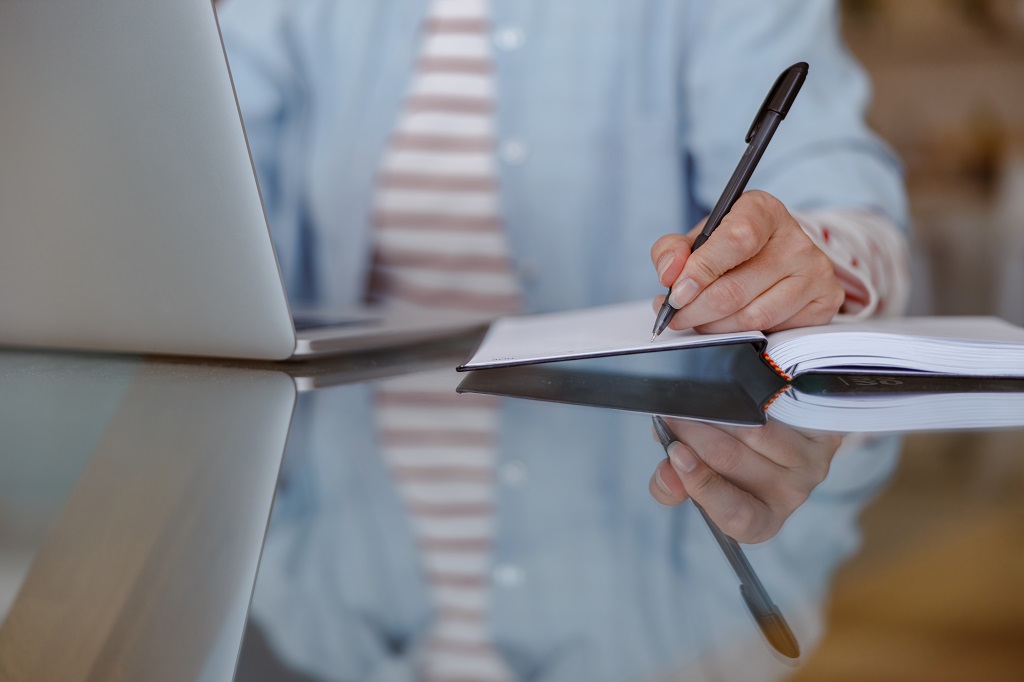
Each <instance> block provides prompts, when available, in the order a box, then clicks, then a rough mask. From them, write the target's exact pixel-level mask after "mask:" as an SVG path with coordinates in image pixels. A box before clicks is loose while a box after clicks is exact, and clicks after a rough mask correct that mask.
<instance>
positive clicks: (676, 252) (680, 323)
mask: <svg viewBox="0 0 1024 682" xmlns="http://www.w3.org/2000/svg"><path fill="white" fill-rule="evenodd" d="M702 228H703V224H701V225H698V226H697V227H696V228H694V230H693V231H691V232H690V234H689V235H686V236H683V235H679V234H674V235H666V236H664V237H662V238H661V239H659V240H658V241H657V242H655V243H654V246H653V247H652V248H651V260H652V261H653V262H654V265H655V267H656V268H657V270H658V281H659V282H661V283H662V284H663V285H665V286H668V287H671V288H672V295H671V297H670V302H671V303H672V305H673V306H674V307H676V308H678V309H679V312H678V313H676V315H675V316H674V317H673V318H672V323H671V325H670V326H671V327H672V329H689V328H691V327H694V328H696V329H697V331H699V332H706V333H717V332H732V331H745V330H749V329H758V330H762V331H778V330H780V329H790V328H792V327H805V326H809V325H816V324H827V323H828V322H830V321H831V320H832V318H833V317H834V316H835V314H836V313H837V312H839V307H840V306H841V305H842V303H843V299H844V294H843V289H842V287H841V286H840V285H839V280H838V279H836V275H835V272H834V271H833V269H832V263H831V261H829V259H828V256H826V255H825V253H824V252H823V251H822V250H821V249H819V248H818V247H817V246H815V244H814V242H812V241H811V239H810V237H808V236H807V234H806V233H804V231H803V230H802V229H801V228H800V225H799V224H798V223H797V221H796V219H795V218H793V216H792V215H790V213H789V211H787V210H786V207H785V206H783V205H782V202H780V201H779V200H778V199H776V198H775V197H773V196H772V195H770V194H766V193H765V192H758V191H752V192H747V193H745V194H743V195H742V196H741V197H740V198H739V200H738V201H737V202H736V203H735V205H734V206H733V207H732V210H731V211H729V213H727V214H726V216H725V218H724V219H723V220H722V222H721V224H720V225H719V226H718V229H716V230H715V233H714V235H713V236H712V237H711V238H710V239H708V241H707V243H706V244H704V246H702V247H700V249H698V250H697V251H695V252H694V253H693V255H692V256H691V255H690V244H692V243H693V240H694V239H695V238H696V237H697V235H698V234H699V232H700V230H701V229H702ZM663 301H664V297H662V296H659V297H658V298H657V299H655V303H654V305H655V310H657V309H658V308H660V307H661V304H662V302H663Z"/></svg>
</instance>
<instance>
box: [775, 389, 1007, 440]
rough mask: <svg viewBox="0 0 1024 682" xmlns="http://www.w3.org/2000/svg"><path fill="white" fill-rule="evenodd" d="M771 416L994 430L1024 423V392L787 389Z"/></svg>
mask: <svg viewBox="0 0 1024 682" xmlns="http://www.w3.org/2000/svg"><path fill="white" fill-rule="evenodd" d="M768 415H769V416H770V417H771V418H773V419H777V420H779V421H781V422H783V423H784V424H788V425H790V426H794V427H797V428H806V429H823V430H828V431H846V432H850V433H853V432H906V431H921V430H927V431H932V430H936V429H939V430H948V429H990V428H1006V427H1014V426H1022V425H1024V393H936V394H917V395H903V394H893V395H884V394H872V395H849V394H846V395H838V396H828V395H811V394H806V393H801V392H799V391H787V392H786V394H784V395H782V396H780V397H779V398H778V399H777V400H776V401H775V402H773V403H772V404H771V406H770V407H769V408H768Z"/></svg>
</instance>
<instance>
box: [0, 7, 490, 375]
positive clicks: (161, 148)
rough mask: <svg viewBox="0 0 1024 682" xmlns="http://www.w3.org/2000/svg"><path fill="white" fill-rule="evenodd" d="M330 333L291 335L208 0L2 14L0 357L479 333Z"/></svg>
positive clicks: (258, 349)
mask: <svg viewBox="0 0 1024 682" xmlns="http://www.w3.org/2000/svg"><path fill="white" fill-rule="evenodd" d="M319 317H320V320H319V321H321V322H323V321H324V320H323V316H322V315H320V316H319ZM327 321H328V322H330V321H331V320H327ZM337 321H339V322H346V324H343V325H342V326H339V327H333V328H306V325H301V324H300V325H299V326H300V327H301V329H300V330H299V331H298V332H296V325H295V324H294V323H293V321H292V316H291V313H290V310H289V306H288V301H287V299H286V297H285V292H284V287H283V285H282V282H281V275H280V272H279V270H278V264H277V260H276V257H275V254H274V250H273V245H272V242H271V238H270V234H269V230H268V229H267V222H266V218H265V216H264V212H263V207H262V203H261V201H260V195H259V189H258V187H257V184H256V179H255V174H254V171H253V167H252V163H251V161H250V157H249V152H248V148H247V145H246V140H245V135H244V132H243V129H242V125H241V119H240V116H239V112H238V106H237V103H236V101H235V97H234V91H233V89H232V84H231V79H230V75H229V72H228V67H227V62H226V59H225V56H224V50H223V46H222V45H221V40H220V34H219V31H218V28H217V22H216V17H215V15H214V9H213V5H212V3H211V2H210V0H175V2H162V1H157V0H45V1H43V2H40V1H37V0H0V344H3V345H17V346H43V347H60V348H81V349H89V350H109V351H127V352H144V353H169V354H184V355H211V356H226V357H236V358H259V359H267V360H279V359H285V358H289V357H293V356H297V355H311V354H318V353H330V352H340V351H346V350H354V349H358V348H366V347H382V346H386V345H394V344H396V343H404V342H409V341H413V340H417V339H424V338H432V337H437V336H440V335H444V334H449V333H452V332H453V331H457V330H460V329H461V330H466V329H470V328H472V327H475V326H479V325H480V324H482V322H483V320H482V319H481V318H479V317H468V316H462V315H453V316H445V317H439V316H438V315H437V313H431V314H430V315H429V316H427V315H425V314H417V313H416V312H415V311H412V312H405V313H403V314H402V315H394V314H391V313H387V312H385V313H382V314H379V315H374V316H372V317H371V318H370V319H367V318H365V317H363V316H361V314H360V315H357V316H356V317H355V319H351V318H348V317H345V318H344V319H341V320H337Z"/></svg>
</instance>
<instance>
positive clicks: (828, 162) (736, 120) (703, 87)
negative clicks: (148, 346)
mask: <svg viewBox="0 0 1024 682" xmlns="http://www.w3.org/2000/svg"><path fill="white" fill-rule="evenodd" d="M427 5H428V3H427V2H426V0H350V1H348V2H337V1H331V0H232V1H231V2H228V3H226V4H225V6H224V7H223V9H222V10H221V25H222V29H223V32H224V38H225V44H226V46H227V50H228V54H229V57H230V61H231V67H232V72H233V76H234V80H235V85H236V88H237V91H238V97H239V102H240V104H241V108H242V111H243V114H244V118H245V123H246V128H247V132H248V135H249V141H250V144H251V147H252V152H253V156H254V160H255V163H256V167H257V172H258V176H259V179H260V183H261V188H262V192H263V197H264V201H265V202H266V207H267V211H268V214H269V218H270V223H271V229H272V232H273V235H274V241H275V244H276V247H277V251H278V255H279V258H280V262H281V267H282V271H283V273H284V278H285V286H286V288H287V290H288V292H289V295H290V297H291V299H292V300H293V302H295V303H325V304H329V305H337V306H347V305H352V304H355V303H358V302H360V301H361V300H362V299H363V295H364V288H365V283H366V281H367V269H368V265H369V263H370V255H371V253H370V252H371V248H372V246H371V239H370V222H369V215H370V204H371V199H372V194H373V188H374V179H375V173H376V171H377V169H378V165H379V162H380V160H381V157H382V154H383V151H384V146H385V143H386V141H387V139H388V136H389V134H390V133H391V131H392V129H393V127H394V126H395V124H396V121H397V116H398V113H399V110H400V107H401V105H402V102H403V98H404V96H405V93H406V87H407V85H408V82H409V77H410V73H411V68H412V66H413V63H414V61H415V56H416V50H417V46H418V41H419V39H420V29H421V21H422V19H423V16H424V13H425V11H426V8H427ZM491 5H492V24H493V26H494V27H495V31H496V32H501V31H506V32H507V31H512V32H514V35H516V36H517V40H514V41H509V40H505V41H497V44H498V46H496V48H495V50H494V58H495V64H496V70H497V73H496V79H497V98H498V107H497V141H496V142H497V145H498V150H499V159H500V160H501V161H500V162H501V165H500V169H499V176H500V200H501V213H502V215H503V216H504V219H505V225H506V229H507V232H508V235H509V239H510V242H511V249H512V251H513V256H514V260H515V263H516V264H517V267H518V272H519V275H520V280H521V282H522V286H523V289H524V293H525V300H526V308H527V310H528V311H546V310H558V309H568V308H578V307H583V306H589V305H597V304H602V303H609V302H614V301H621V300H630V299H637V298H644V297H647V296H650V295H652V294H654V293H657V292H659V291H660V287H659V286H658V284H657V281H656V278H655V276H654V270H653V268H652V266H651V264H650V259H649V250H650V247H651V245H652V244H653V243H654V241H655V240H656V239H657V238H658V237H660V236H661V235H663V234H665V233H668V232H672V231H684V230H687V229H689V227H691V226H692V225H693V224H695V222H696V221H697V219H698V218H699V217H700V216H702V215H704V214H705V213H707V212H708V210H709V208H710V207H711V206H712V205H713V204H714V202H715V201H716V200H717V198H718V195H719V193H720V192H721V190H722V187H723V186H724V185H725V182H726V180H727V179H728V177H729V175H730V174H731V172H732V170H733V168H734V167H735V164H736V163H737V161H738V159H739V157H740V155H741V154H742V152H743V149H744V146H745V143H744V136H745V134H746V132H747V129H748V128H749V126H750V123H751V120H752V119H753V117H754V114H755V112H756V111H757V109H758V107H759V105H760V104H761V101H762V99H763V98H764V96H765V94H766V93H767V91H768V89H769V88H770V86H771V85H772V83H773V82H774V80H775V78H776V77H777V76H778V74H779V73H780V72H781V71H782V70H783V69H784V68H786V67H787V66H789V65H791V64H793V63H795V62H797V61H806V62H808V63H809V64H810V74H809V76H808V79H807V82H806V84H805V86H804V88H803V91H802V92H801V94H800V96H799V98H798V99H797V101H796V103H795V105H794V106H793V109H792V111H791V113H790V115H789V116H788V117H787V119H786V121H785V122H784V123H783V124H782V126H781V128H780V130H779V132H778V133H777V134H776V136H775V139H774V140H773V142H772V145H771V147H770V148H769V150H768V151H767V153H766V154H765V156H764V158H763V160H762V162H761V165H760V167H759V169H758V171H757V173H756V174H755V175H754V177H753V179H752V181H751V183H750V188H751V189H753V188H759V189H763V190H765V191H768V192H770V193H772V194H774V195H775V196H777V197H778V198H780V199H781V200H782V201H784V202H785V203H786V204H787V205H788V206H789V207H790V209H791V210H793V209H801V208H818V207H856V208H868V209H874V210H878V211H881V212H882V213H884V214H885V215H887V216H888V217H890V218H891V219H892V220H893V222H895V223H896V224H898V225H904V224H905V223H906V214H905V211H906V208H905V200H904V195H903V190H902V185H901V179H900V171H899V166H898V163H897V161H896V160H895V158H894V157H893V156H892V155H891V154H890V153H889V152H888V151H887V149H886V148H885V146H884V145H883V144H882V143H880V142H879V140H878V139H877V138H875V137H874V136H873V135H872V134H871V133H870V132H869V131H868V129H867V128H866V126H865V124H864V121H863V113H864V109H865V107H866V104H867V100H868V90H869V88H868V83H867V80H866V79H865V77H864V74H863V72H862V71H861V69H860V68H859V67H858V66H857V65H856V64H855V63H854V62H853V60H852V59H851V58H850V56H849V54H848V53H847V51H846V50H845V49H844V47H843V46H842V45H841V44H840V41H839V38H838V18H837V12H836V8H835V6H834V3H832V2H826V1H825V0H813V1H811V2H807V1H806V0H776V1H774V2H763V1H760V0H719V1H717V2H701V1H699V0H629V1H628V2H627V1H625V0H559V1H558V2H551V1H550V0H514V1H513V0H493V2H492V3H491ZM509 141H514V142H517V143H518V144H519V145H521V148H522V149H524V150H525V155H523V156H522V158H518V157H516V156H510V157H507V158H503V157H502V156H501V154H500V150H501V148H502V145H503V144H505V143H507V142H509Z"/></svg>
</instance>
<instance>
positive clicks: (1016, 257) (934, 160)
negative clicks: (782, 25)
mask: <svg viewBox="0 0 1024 682" xmlns="http://www.w3.org/2000/svg"><path fill="white" fill-rule="evenodd" d="M842 7H843V15H844V16H843V29H844V33H845V36H846V40H847V43H848V45H849V47H850V49H851V50H852V51H853V53H854V54H855V55H856V56H857V58H858V59H859V60H860V61H861V63H862V64H863V65H864V66H865V68H866V69H867V70H868V72H869V73H870V75H871V77H872V80H873V83H874V93H875V95H874V101H873V104H872V108H871V112H870V121H871V124H872V126H873V127H874V128H875V130H877V131H878V132H879V133H880V134H881V135H882V136H883V137H884V138H885V139H886V140H887V141H888V142H889V144H890V145H892V147H893V148H894V149H895V150H896V152H897V153H898V154H899V156H900V157H901V158H902V159H903V162H904V164H905V169H906V176H907V186H908V191H909V194H910V207H911V214H912V219H913V222H914V229H915V233H916V239H917V251H918V254H917V255H918V259H917V264H918V272H917V273H916V274H917V280H918V281H917V287H916V291H915V294H914V299H913V303H912V308H913V310H912V312H934V313H940V314H995V315H1000V316H1002V317H1005V318H1006V319H1008V320H1010V321H1012V322H1015V323H1017V324H1022V325H1024V0H844V1H843V3H842ZM862 528H863V531H864V538H865V541H864V546H863V547H862V549H861V551H860V552H859V553H858V554H857V555H856V556H855V557H854V558H853V559H852V560H851V561H850V562H849V563H847V564H846V565H844V566H843V567H842V568H841V569H840V571H839V573H838V574H837V577H836V582H835V590H834V591H833V593H832V595H831V597H830V605H829V609H828V626H827V629H826V635H825V639H824V641H823V642H822V645H821V647H820V648H818V649H817V650H816V651H815V652H814V653H813V654H812V655H811V656H810V658H809V660H808V662H807V665H806V666H804V667H802V668H801V669H800V670H799V671H798V672H797V673H796V675H795V677H794V678H793V679H794V680H797V681H799V682H803V681H807V682H810V681H813V680H830V681H843V680H850V681H851V682H852V681H854V680H858V681H859V680H865V679H870V680H893V681H896V680H918V679H921V680H969V679H970V680H975V679H977V680H988V681H992V680H1006V681H1007V682H1009V681H1011V680H1013V681H1016V680H1022V679H1024V647H1022V646H1021V643H1022V642H1024V582H1022V580H1021V578H1022V576H1024V434H1022V433H1021V432H1020V431H1017V432H1015V433H1006V432H985V433H946V434H917V435H910V436H908V437H907V438H906V441H905V446H904V455H903V458H902V460H901V463H900V468H899V470H898V471H897V473H896V476H895V477H894V478H893V479H892V481H891V482H890V484H889V486H888V487H887V488H886V489H885V490H884V491H883V492H882V493H881V494H880V496H879V498H878V499H877V500H876V502H875V503H874V504H873V505H872V506H870V507H869V508H868V509H867V510H866V512H865V513H864V515H863V517H862ZM950 586H955V588H953V589H951V588H950Z"/></svg>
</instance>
